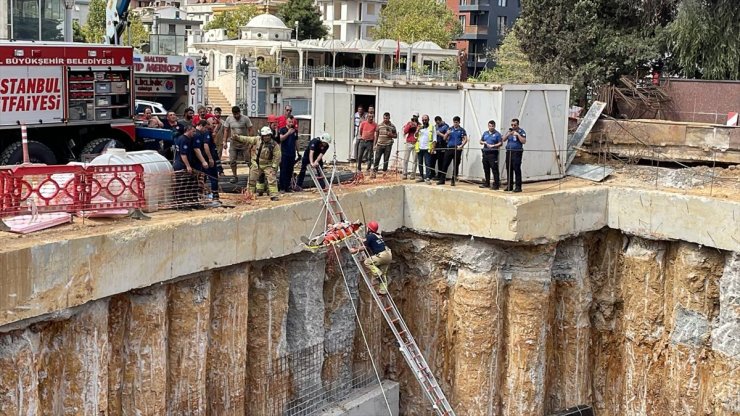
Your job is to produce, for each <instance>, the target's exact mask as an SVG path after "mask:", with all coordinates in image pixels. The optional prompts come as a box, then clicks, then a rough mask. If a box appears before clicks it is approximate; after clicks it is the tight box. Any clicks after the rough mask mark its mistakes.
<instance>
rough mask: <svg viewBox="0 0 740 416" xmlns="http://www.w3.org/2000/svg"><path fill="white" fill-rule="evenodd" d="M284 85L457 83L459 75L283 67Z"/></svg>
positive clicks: (321, 67)
mask: <svg viewBox="0 0 740 416" xmlns="http://www.w3.org/2000/svg"><path fill="white" fill-rule="evenodd" d="M280 73H281V75H282V76H283V82H284V83H285V84H311V81H312V80H313V79H314V78H316V77H323V78H361V79H386V80H407V79H409V80H413V81H457V80H458V79H459V74H458V73H457V72H455V71H443V70H434V71H432V70H431V69H424V70H415V69H411V70H409V71H406V70H403V69H401V70H399V69H394V70H383V69H378V68H365V69H364V70H363V68H352V67H347V66H340V67H336V68H332V67H331V66H306V67H303V68H297V67H284V68H281V70H280Z"/></svg>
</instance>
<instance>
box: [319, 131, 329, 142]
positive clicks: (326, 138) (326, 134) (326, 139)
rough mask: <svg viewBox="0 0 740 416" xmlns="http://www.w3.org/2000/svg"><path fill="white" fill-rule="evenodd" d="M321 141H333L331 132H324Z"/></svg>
mask: <svg viewBox="0 0 740 416" xmlns="http://www.w3.org/2000/svg"><path fill="white" fill-rule="evenodd" d="M321 141H322V142H324V143H331V134H329V133H324V134H322V135H321Z"/></svg>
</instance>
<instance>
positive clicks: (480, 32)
mask: <svg viewBox="0 0 740 416" xmlns="http://www.w3.org/2000/svg"><path fill="white" fill-rule="evenodd" d="M487 38H488V26H473V25H470V26H465V28H464V29H463V34H462V36H460V38H459V39H462V40H475V39H487Z"/></svg>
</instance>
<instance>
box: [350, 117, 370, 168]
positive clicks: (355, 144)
mask: <svg viewBox="0 0 740 416" xmlns="http://www.w3.org/2000/svg"><path fill="white" fill-rule="evenodd" d="M366 118H367V113H365V108H364V107H363V106H361V105H358V106H357V112H356V113H355V120H354V122H355V132H354V140H353V141H352V150H351V151H350V155H349V158H350V160H351V161H353V162H354V161H355V160H356V158H357V153H358V152H359V148H360V136H359V135H358V134H359V132H360V123H362V122H363V121H365V119H366Z"/></svg>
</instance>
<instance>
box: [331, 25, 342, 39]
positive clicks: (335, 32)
mask: <svg viewBox="0 0 740 416" xmlns="http://www.w3.org/2000/svg"><path fill="white" fill-rule="evenodd" d="M331 35H332V37H333V38H334V39H341V38H342V27H341V26H339V25H335V26H334V27H333V28H332V33H331Z"/></svg>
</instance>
